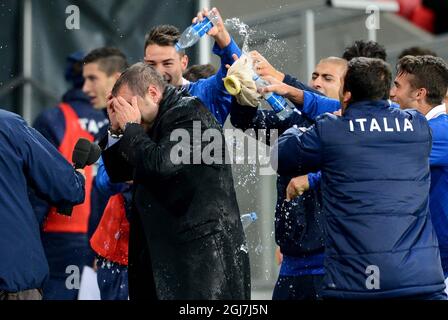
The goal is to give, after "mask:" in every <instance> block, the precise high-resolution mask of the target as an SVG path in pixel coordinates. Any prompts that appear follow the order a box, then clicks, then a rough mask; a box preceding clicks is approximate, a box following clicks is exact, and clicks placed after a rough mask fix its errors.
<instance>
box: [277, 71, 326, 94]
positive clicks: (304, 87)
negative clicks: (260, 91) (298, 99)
mask: <svg viewBox="0 0 448 320" xmlns="http://www.w3.org/2000/svg"><path fill="white" fill-rule="evenodd" d="M283 83H285V84H287V85H289V86H291V87H295V88H297V89H300V90H304V91H309V92H313V93H315V94H318V95H320V96H323V95H324V94H323V93H322V92H320V91H317V90H315V89H313V88H311V87H310V86H307V85H306V84H304V83H303V82H301V81H299V80H298V79H297V78H294V77H293V76H291V75H289V74H285V79H283Z"/></svg>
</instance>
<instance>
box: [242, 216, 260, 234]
mask: <svg viewBox="0 0 448 320" xmlns="http://www.w3.org/2000/svg"><path fill="white" fill-rule="evenodd" d="M257 219H258V217H257V214H256V213H255V212H251V213H246V214H243V215H242V216H241V223H242V224H243V229H244V230H246V228H247V227H248V226H249V225H250V224H251V223H252V222H254V221H255V220H257Z"/></svg>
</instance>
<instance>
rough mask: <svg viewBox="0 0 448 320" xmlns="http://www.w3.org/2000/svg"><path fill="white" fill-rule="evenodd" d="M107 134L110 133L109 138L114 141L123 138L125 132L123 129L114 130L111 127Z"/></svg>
mask: <svg viewBox="0 0 448 320" xmlns="http://www.w3.org/2000/svg"><path fill="white" fill-rule="evenodd" d="M107 132H108V133H109V136H111V137H112V138H114V139H120V138H121V137H122V136H123V131H122V130H121V129H117V130H113V129H112V128H111V127H110V126H109V129H107Z"/></svg>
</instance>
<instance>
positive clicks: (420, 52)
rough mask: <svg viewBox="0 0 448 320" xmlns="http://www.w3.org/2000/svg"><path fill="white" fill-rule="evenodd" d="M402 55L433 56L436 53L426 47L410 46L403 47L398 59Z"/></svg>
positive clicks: (435, 55)
mask: <svg viewBox="0 0 448 320" xmlns="http://www.w3.org/2000/svg"><path fill="white" fill-rule="evenodd" d="M404 56H434V57H437V54H436V53H435V52H434V51H431V50H429V49H427V48H423V47H410V48H407V49H404V50H403V51H402V52H401V53H400V55H399V56H398V59H401V58H403V57H404Z"/></svg>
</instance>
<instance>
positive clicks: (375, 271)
mask: <svg viewBox="0 0 448 320" xmlns="http://www.w3.org/2000/svg"><path fill="white" fill-rule="evenodd" d="M365 273H366V274H367V279H366V288H367V289H368V290H372V289H375V290H378V289H380V268H379V267H378V266H377V265H370V266H367V268H366V272H365Z"/></svg>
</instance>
